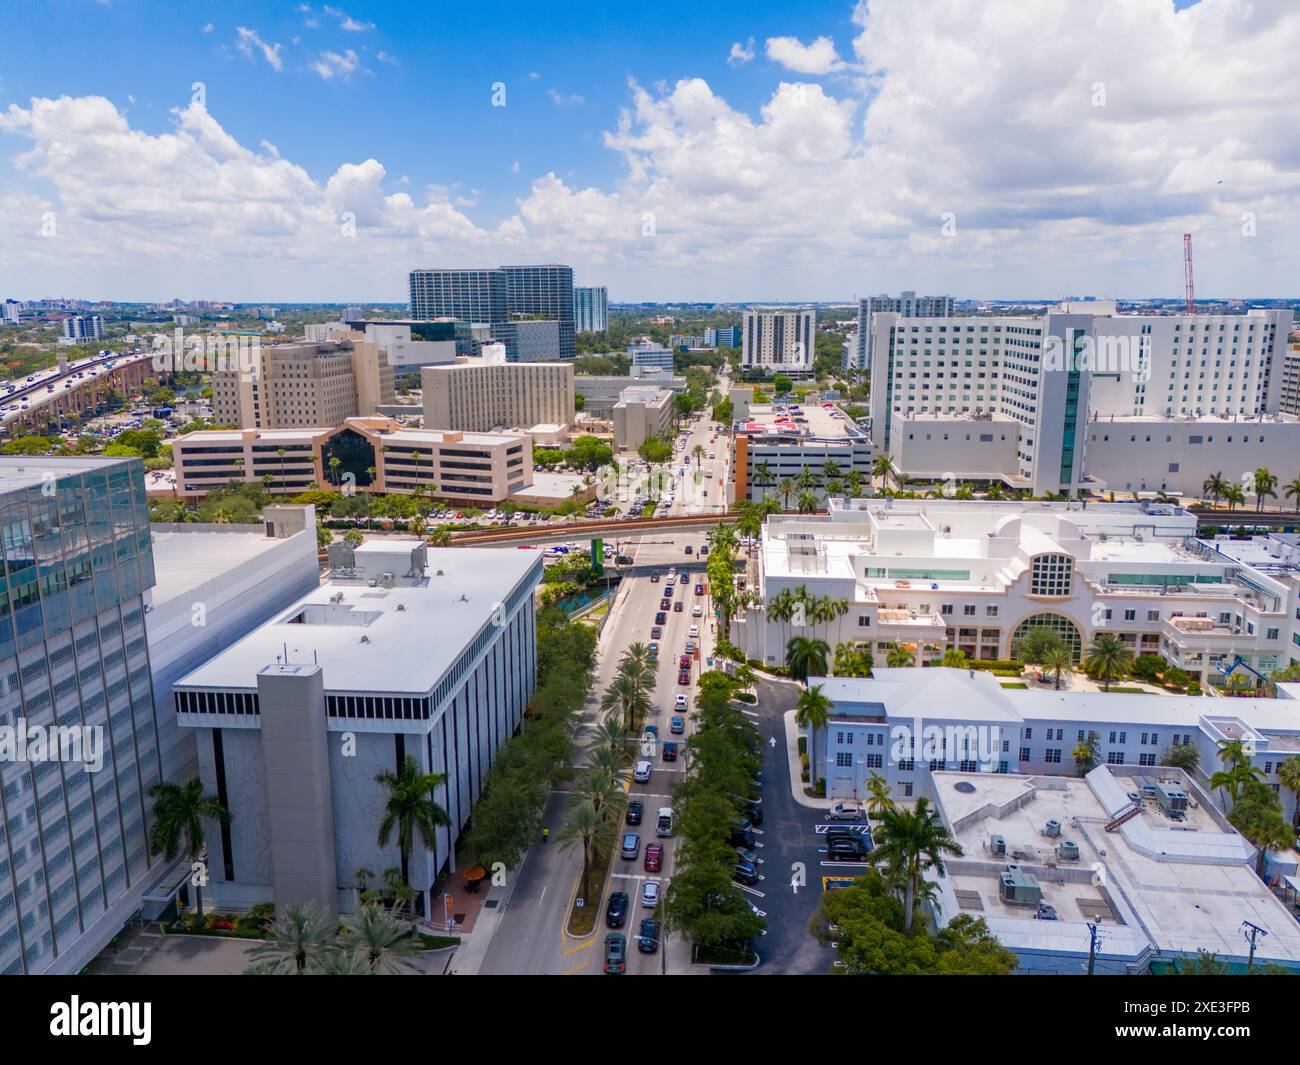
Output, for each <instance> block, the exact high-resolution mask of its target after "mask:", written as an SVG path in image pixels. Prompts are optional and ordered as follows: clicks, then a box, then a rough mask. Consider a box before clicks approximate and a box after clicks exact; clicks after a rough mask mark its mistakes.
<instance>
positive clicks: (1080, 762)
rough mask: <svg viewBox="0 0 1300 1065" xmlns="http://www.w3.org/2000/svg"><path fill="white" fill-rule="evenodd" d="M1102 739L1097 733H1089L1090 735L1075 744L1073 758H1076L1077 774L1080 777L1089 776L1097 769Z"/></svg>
mask: <svg viewBox="0 0 1300 1065" xmlns="http://www.w3.org/2000/svg"><path fill="white" fill-rule="evenodd" d="M1100 740H1101V737H1100V736H1098V735H1097V733H1095V732H1089V733H1088V735H1087V736H1086V737H1085V738H1084V739H1081V740H1080V741H1079V742H1078V743H1077V744H1075V747H1074V750H1073V751H1072V752H1071V756H1072V757H1073V758H1074V768H1075V772H1076V773H1077V774H1078V775H1079V776H1081V777H1082V776H1087V775H1088V774H1089V773H1090V772H1092V770H1093V769H1095V768H1096V767H1097V763H1098V761H1100V758H1099V757H1098V750H1099V746H1098V745H1099V743H1100Z"/></svg>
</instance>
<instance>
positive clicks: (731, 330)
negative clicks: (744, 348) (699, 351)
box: [704, 325, 741, 348]
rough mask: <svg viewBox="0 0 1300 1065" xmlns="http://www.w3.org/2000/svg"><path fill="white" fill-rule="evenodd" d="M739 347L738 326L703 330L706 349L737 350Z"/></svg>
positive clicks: (739, 331)
mask: <svg viewBox="0 0 1300 1065" xmlns="http://www.w3.org/2000/svg"><path fill="white" fill-rule="evenodd" d="M740 345H741V328H740V326H738V325H728V326H724V327H723V328H721V329H706V330H704V346H705V347H706V348H738V347H740Z"/></svg>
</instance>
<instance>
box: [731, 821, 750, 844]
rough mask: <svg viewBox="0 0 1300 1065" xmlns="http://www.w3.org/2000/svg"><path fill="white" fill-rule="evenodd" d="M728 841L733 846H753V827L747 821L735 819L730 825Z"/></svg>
mask: <svg viewBox="0 0 1300 1065" xmlns="http://www.w3.org/2000/svg"><path fill="white" fill-rule="evenodd" d="M730 842H731V845H732V846H733V847H748V848H750V849H753V846H754V828H753V826H752V825H751V824H750V823H749V822H748V821H735V822H733V823H732V825H731V837H730Z"/></svg>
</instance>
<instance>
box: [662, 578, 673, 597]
mask: <svg viewBox="0 0 1300 1065" xmlns="http://www.w3.org/2000/svg"><path fill="white" fill-rule="evenodd" d="M672 597H673V582H672V581H671V580H670V581H669V582H668V583H667V584H665V585H664V598H665V599H671V598H672Z"/></svg>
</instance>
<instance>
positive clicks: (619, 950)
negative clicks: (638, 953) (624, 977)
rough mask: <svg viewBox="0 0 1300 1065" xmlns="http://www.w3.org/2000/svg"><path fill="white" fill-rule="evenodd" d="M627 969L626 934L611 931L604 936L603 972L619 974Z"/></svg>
mask: <svg viewBox="0 0 1300 1065" xmlns="http://www.w3.org/2000/svg"><path fill="white" fill-rule="evenodd" d="M626 969H627V936H625V935H623V933H622V932H611V933H610V934H609V935H607V936H606V937H605V972H607V973H610V974H611V975H615V976H617V975H621V974H622V973H623V972H624V971H625V970H626Z"/></svg>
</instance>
